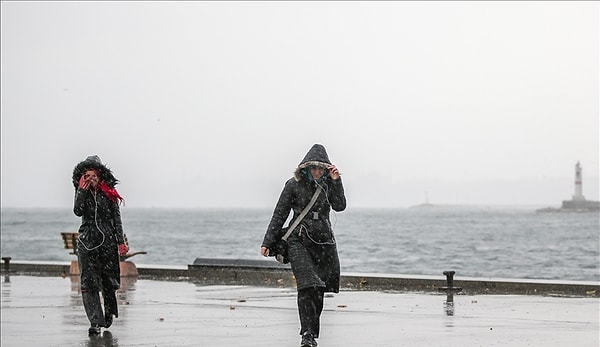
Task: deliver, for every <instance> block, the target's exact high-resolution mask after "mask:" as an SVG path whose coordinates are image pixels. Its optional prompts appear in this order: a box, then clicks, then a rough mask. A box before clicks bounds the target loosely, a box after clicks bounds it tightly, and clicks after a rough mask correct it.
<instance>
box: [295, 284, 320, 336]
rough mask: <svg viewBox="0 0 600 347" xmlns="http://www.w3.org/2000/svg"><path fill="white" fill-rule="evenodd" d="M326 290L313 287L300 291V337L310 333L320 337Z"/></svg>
mask: <svg viewBox="0 0 600 347" xmlns="http://www.w3.org/2000/svg"><path fill="white" fill-rule="evenodd" d="M324 294H325V293H324V288H319V287H311V288H306V289H301V290H299V291H298V314H299V315H300V335H303V334H304V333H305V332H309V333H311V334H313V335H314V337H315V338H317V337H319V329H320V327H321V312H323V298H324V296H325V295H324Z"/></svg>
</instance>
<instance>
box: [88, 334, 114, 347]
mask: <svg viewBox="0 0 600 347" xmlns="http://www.w3.org/2000/svg"><path fill="white" fill-rule="evenodd" d="M117 346H119V339H117V338H116V337H113V335H112V333H111V332H110V331H108V330H104V331H103V332H102V334H101V335H98V336H90V338H89V339H88V341H87V344H86V347H117Z"/></svg>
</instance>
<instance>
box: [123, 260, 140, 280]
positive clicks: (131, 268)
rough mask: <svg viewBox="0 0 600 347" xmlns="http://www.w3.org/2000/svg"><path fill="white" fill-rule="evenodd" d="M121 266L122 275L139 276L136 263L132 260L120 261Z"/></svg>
mask: <svg viewBox="0 0 600 347" xmlns="http://www.w3.org/2000/svg"><path fill="white" fill-rule="evenodd" d="M119 267H120V269H121V277H128V276H137V275H138V270H137V267H136V266H135V264H134V263H132V262H130V261H122V262H119Z"/></svg>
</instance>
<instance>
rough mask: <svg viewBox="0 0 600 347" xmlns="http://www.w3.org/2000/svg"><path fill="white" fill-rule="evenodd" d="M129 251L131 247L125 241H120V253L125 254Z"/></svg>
mask: <svg viewBox="0 0 600 347" xmlns="http://www.w3.org/2000/svg"><path fill="white" fill-rule="evenodd" d="M127 252H129V247H128V246H127V245H126V244H124V243H120V244H119V255H120V256H123V255H125V254H127Z"/></svg>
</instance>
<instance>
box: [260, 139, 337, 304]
mask: <svg viewBox="0 0 600 347" xmlns="http://www.w3.org/2000/svg"><path fill="white" fill-rule="evenodd" d="M319 146H320V145H315V146H313V148H311V150H310V151H309V153H308V154H307V155H306V157H305V158H304V160H303V161H302V162H301V163H300V165H299V166H298V168H297V169H296V175H295V177H294V178H291V179H289V180H288V181H287V182H286V183H285V186H284V188H283V191H282V192H281V195H280V197H279V200H278V201H277V205H276V207H275V210H274V211H273V216H272V218H271V222H270V223H269V226H268V228H267V231H266V233H265V236H264V239H263V243H262V246H263V247H267V248H270V247H271V246H272V245H273V243H274V242H275V241H276V240H278V239H279V238H281V236H283V235H281V229H282V227H283V224H284V223H285V221H286V220H287V218H288V216H289V214H290V211H293V219H292V221H291V222H290V224H291V223H293V221H294V220H295V219H296V218H297V217H298V215H300V213H301V212H302V210H303V209H304V207H306V206H307V205H308V203H309V201H310V199H311V198H312V196H313V194H314V192H315V190H316V189H321V193H320V195H319V197H318V198H317V200H316V202H315V204H314V206H313V207H312V208H311V210H310V211H309V213H308V214H307V215H306V216H305V217H304V219H303V220H302V222H301V223H300V225H299V226H298V227H296V229H295V230H294V232H293V233H292V234H291V235H290V237H289V238H288V245H289V249H288V258H289V260H290V263H291V266H292V271H293V272H294V276H295V278H296V284H297V289H298V290H302V289H305V288H310V287H320V288H323V289H324V291H327V292H335V293H337V292H338V291H339V281H340V262H339V258H338V253H337V247H336V242H335V236H334V234H333V229H332V227H331V221H330V219H329V213H330V211H331V209H333V210H334V211H343V210H344V209H345V208H346V197H345V195H344V186H343V184H342V179H341V178H339V179H337V180H333V179H331V178H330V177H328V176H327V177H325V178H324V179H323V180H322V181H321V182H320V183H318V184H317V182H315V181H314V180H311V179H310V178H309V177H308V176H307V175H302V174H301V171H302V170H303V169H305V168H307V167H308V166H310V165H326V164H330V162H329V158H328V157H327V154H326V152H325V149H324V148H323V147H322V146H321V147H319Z"/></svg>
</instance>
